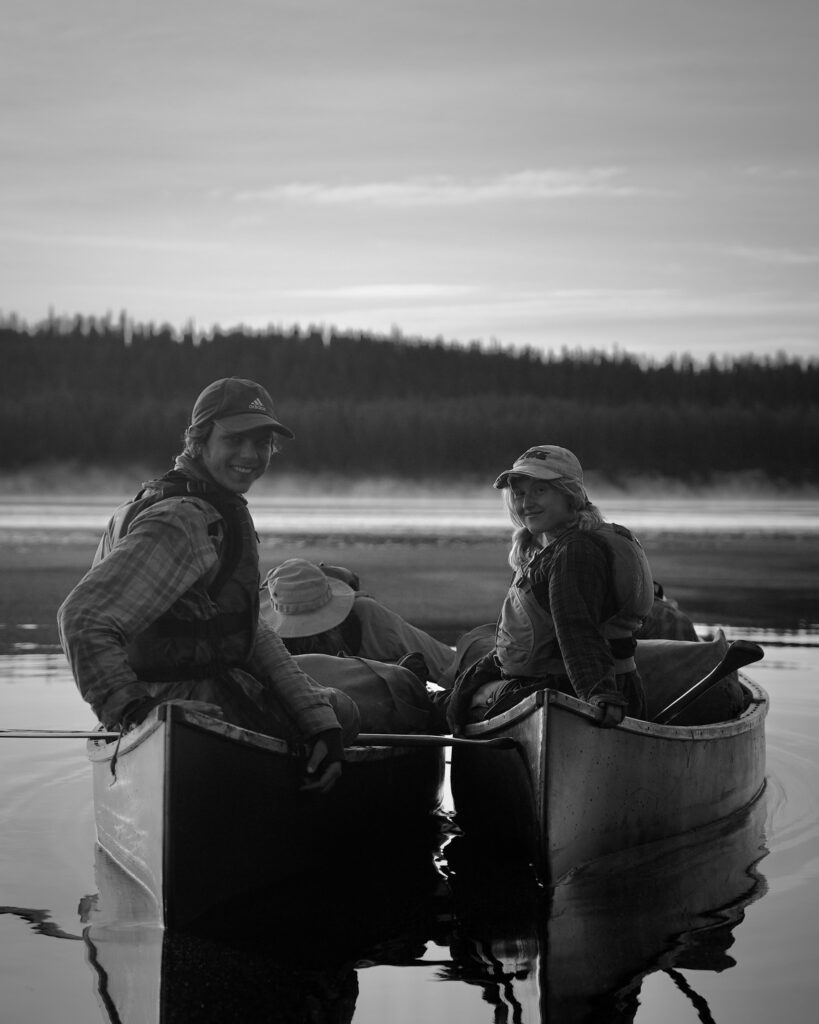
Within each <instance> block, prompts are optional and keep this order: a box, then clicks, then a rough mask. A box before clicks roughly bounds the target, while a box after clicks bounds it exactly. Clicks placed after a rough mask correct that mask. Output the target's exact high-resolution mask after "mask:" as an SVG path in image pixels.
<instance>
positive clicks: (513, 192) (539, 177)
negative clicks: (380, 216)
mask: <svg viewBox="0 0 819 1024" xmlns="http://www.w3.org/2000/svg"><path fill="white" fill-rule="evenodd" d="M624 175H625V171H624V170H623V168H619V167H593V168H588V169H585V170H583V169H581V170H558V169H549V170H539V171H533V170H529V171H520V172H518V173H515V174H502V175H499V176H496V177H494V178H471V179H457V178H454V177H452V176H450V175H434V176H430V177H417V178H407V179H404V180H401V181H374V182H363V183H361V184H357V185H330V184H327V183H324V182H291V183H290V184H286V185H276V186H274V187H273V188H269V189H254V190H246V191H242V192H238V193H236V194H235V195H234V199H235V200H236V201H237V202H299V203H313V204H317V205H346V204H353V203H355V204H364V205H370V206H471V205H475V204H478V203H499V202H521V201H523V202H537V201H541V200H553V199H566V198H572V197H578V196H605V197H620V196H629V195H634V194H635V193H636V192H637V189H636V188H635V187H634V186H633V185H628V184H626V183H625V182H624V181H623V178H624Z"/></svg>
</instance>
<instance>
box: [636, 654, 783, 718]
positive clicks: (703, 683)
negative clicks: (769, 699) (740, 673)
mask: <svg viewBox="0 0 819 1024" xmlns="http://www.w3.org/2000/svg"><path fill="white" fill-rule="evenodd" d="M764 657H765V652H764V651H763V650H762V648H761V647H760V646H759V644H755V643H753V642H752V641H750V640H734V641H733V642H732V643H731V644H730V645H729V647H728V650H727V651H726V652H725V656H724V657H723V659H722V661H721V662H720V663H719V664H718V665H715V666H714V668H712V669H711V671H710V672H709V673H708V675H707V676H703V678H702V679H700V681H699V682H698V683H694V685H693V686H692V687H690V688H689V689H688V690H686V691H685V693H683V694H681V695H680V696H679V697H677V698H676V699H675V700H672V701H671V703H670V704H667V705H666V706H665V707H664V708H663V709H662V711H660V712H659V713H658V714H656V715H655V716H654V719H653V721H654V722H656V723H657V725H671V724H672V722H673V721H674V720H675V719H676V718H678V717H679V716H680V715H681V714H682V712H683V711H685V709H686V708H688V707H690V706H691V705H692V704H693V703H694V701H695V700H698V699H699V698H700V697H701V696H702V695H703V694H704V693H706V692H707V691H708V690H710V689H711V687H712V686H713V685H714V684H715V683H718V682H719V681H720V680H721V679H724V678H725V677H726V676H729V675H730V674H731V673H732V672H736V671H737V669H740V668H742V667H743V665H750V664H751V663H752V662H754V661H759V660H760V658H764Z"/></svg>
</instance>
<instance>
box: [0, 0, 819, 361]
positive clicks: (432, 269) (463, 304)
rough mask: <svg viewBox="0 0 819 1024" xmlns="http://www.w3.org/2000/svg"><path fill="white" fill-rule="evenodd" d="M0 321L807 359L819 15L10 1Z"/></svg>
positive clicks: (601, 7)
mask: <svg viewBox="0 0 819 1024" xmlns="http://www.w3.org/2000/svg"><path fill="white" fill-rule="evenodd" d="M2 14H3V30H2V34H0V81H2V93H1V95H2V100H1V101H0V102H2V120H1V121H0V243H1V244H0V310H2V311H3V312H4V313H5V314H8V313H11V312H14V313H18V314H20V315H22V316H23V317H25V318H26V319H27V320H29V321H30V322H34V321H37V320H40V319H42V318H44V317H45V316H46V315H47V314H48V310H49V307H53V308H54V310H55V312H56V313H58V314H61V313H66V314H69V315H71V314H74V313H84V314H94V315H97V316H101V315H104V314H105V313H106V312H108V311H111V312H112V313H113V314H114V315H117V314H118V313H119V311H120V310H122V309H125V310H127V311H128V313H130V314H131V315H132V316H133V317H134V318H135V319H137V320H141V321H147V320H152V321H155V322H168V323H170V324H172V325H174V326H176V327H181V326H182V325H184V324H185V322H186V321H188V320H190V319H193V320H194V321H195V323H196V325H197V327H198V328H199V329H201V330H207V329H209V328H210V327H211V326H213V325H214V324H220V325H221V326H223V327H228V326H232V325H236V324H239V323H243V324H247V325H253V326H263V325H267V324H270V323H273V324H277V325H282V326H289V325H292V324H294V323H299V324H301V325H307V324H309V323H314V324H325V325H335V326H337V327H341V328H354V329H361V330H366V331H377V332H385V333H386V332H389V331H390V330H391V329H392V328H393V327H397V328H399V329H400V330H401V331H402V332H403V333H404V334H406V335H410V336H422V337H426V338H435V337H438V336H440V337H443V338H444V339H445V340H452V341H459V342H468V341H471V340H473V339H479V340H483V341H485V342H487V343H489V342H490V341H492V340H493V339H494V340H496V341H497V342H498V343H500V344H501V345H504V346H506V345H513V346H520V345H531V346H535V347H538V348H544V349H549V348H552V349H555V350H559V349H560V348H562V347H563V346H564V345H565V346H568V347H570V348H575V347H578V346H582V347H583V348H597V349H605V350H611V349H612V348H613V347H614V346H617V347H618V348H620V349H623V350H627V351H631V352H635V353H646V354H648V355H650V356H654V357H656V358H659V359H664V358H666V357H667V356H668V355H669V354H671V353H681V352H685V351H688V352H691V353H693V354H694V355H695V356H702V355H706V354H709V353H711V352H715V353H717V354H727V355H739V354H743V353H747V352H753V353H759V354H764V353H775V352H777V351H778V350H785V351H786V352H788V353H790V354H794V355H800V356H809V355H813V356H819V315H818V314H819V288H817V285H819V201H817V195H819V117H818V116H817V113H816V103H817V96H819V3H817V0H539V2H538V0H531V2H521V0H398V2H396V0H293V2H286V0H231V2H230V3H229V4H227V3H226V4H215V3H207V2H205V0H3V3H2Z"/></svg>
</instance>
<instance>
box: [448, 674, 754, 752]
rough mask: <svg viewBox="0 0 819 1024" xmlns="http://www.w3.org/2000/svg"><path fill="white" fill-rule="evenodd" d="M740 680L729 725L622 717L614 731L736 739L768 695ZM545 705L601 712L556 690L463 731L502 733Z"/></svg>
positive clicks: (596, 717)
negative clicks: (739, 708) (738, 708)
mask: <svg viewBox="0 0 819 1024" xmlns="http://www.w3.org/2000/svg"><path fill="white" fill-rule="evenodd" d="M739 678H740V681H741V683H742V685H743V687H744V688H745V690H746V692H747V693H748V696H749V701H748V706H747V707H746V708H745V710H744V711H743V712H742V713H741V714H740V715H739V716H738V717H737V718H735V719H732V720H731V721H728V722H714V723H711V724H709V725H658V724H656V723H655V722H644V721H642V720H641V719H638V718H628V717H627V718H624V719H623V721H622V722H621V724H620V725H618V726H617V729H618V730H620V731H622V732H629V733H635V734H638V735H643V736H651V737H657V738H662V739H668V740H675V739H676V740H685V741H690V740H692V739H695V740H716V739H724V738H725V737H728V736H737V735H740V734H742V733H744V732H748V731H749V730H750V729H753V728H755V727H756V726H757V725H758V723H759V720H760V718H764V717H765V716H766V715H767V713H768V695H767V693H766V692H765V691H764V690H763V689H762V687H761V686H759V685H758V684H757V683H754V682H753V681H752V680H750V679H748V678H747V676H744V675H743V674H742V673H740V674H739ZM544 704H551V705H555V706H557V707H559V708H563V709H565V710H566V711H568V712H569V713H570V714H573V715H578V716H579V717H581V718H585V719H587V720H588V721H589V722H594V723H596V722H599V721H600V719H601V718H602V712H601V711H600V709H599V708H596V707H594V706H593V705H591V704H588V703H586V701H583V700H579V699H578V698H577V697H570V696H568V695H567V694H565V693H559V692H558V691H556V690H538V691H537V692H535V693H532V694H530V695H529V696H528V697H524V699H523V700H522V701H521V702H520V704H516V705H515V706H514V707H512V708H510V709H509V710H508V711H504V712H503V713H502V714H500V715H496V716H495V717H494V718H488V719H486V720H485V721H483V722H474V723H472V724H471V725H467V726H466V727H465V729H464V736H466V737H469V738H474V739H486V738H488V737H490V736H493V735H495V734H496V733H502V732H505V731H506V730H507V729H508V728H509V727H510V726H512V725H514V724H515V723H516V722H519V721H520V720H522V719H524V718H527V717H529V716H530V715H532V714H534V713H535V712H536V711H537V710H538V709H539V708H541V707H542V706H543V705H544Z"/></svg>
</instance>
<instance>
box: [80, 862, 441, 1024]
mask: <svg viewBox="0 0 819 1024" xmlns="http://www.w3.org/2000/svg"><path fill="white" fill-rule="evenodd" d="M95 875H96V880H97V886H98V892H97V894H96V895H95V896H93V897H89V898H87V899H86V901H85V906H84V908H83V910H84V912H83V917H82V920H83V924H84V925H85V927H84V929H83V939H84V941H85V944H86V948H87V959H88V963H89V965H90V967H91V969H92V972H93V976H94V984H95V990H96V993H97V997H98V999H99V1002H100V1004H101V1006H102V1008H103V1011H104V1013H105V1019H106V1020H109V1021H110V1022H111V1024H175V1022H185V1024H187V1022H189V1021H195V1022H198V1024H203V1022H208V1021H214V1022H215V1021H219V1022H220V1024H221V1022H224V1021H261V1020H265V1021H266V1020H276V1021H293V1022H296V1021H299V1022H301V1021H319V1020H321V1021H333V1022H335V1024H347V1022H349V1021H351V1020H352V1019H353V1014H354V1011H355V1006H356V999H357V995H358V975H359V972H360V971H361V970H362V969H365V968H369V967H373V966H382V965H407V966H415V965H417V964H418V963H419V962H420V961H421V958H422V957H424V955H425V953H426V944H427V941H428V940H429V939H430V938H433V937H434V938H436V939H437V940H438V943H439V944H440V945H443V946H445V945H446V942H447V941H448V920H449V919H448V917H447V914H446V910H447V908H448V906H449V905H450V898H449V895H448V891H447V889H446V885H445V883H444V881H443V879H442V877H441V875H440V872H439V871H438V869H437V867H436V866H435V862H434V857H433V855H432V853H430V851H429V850H427V851H424V850H422V849H417V848H416V849H410V850H404V851H397V852H396V854H395V857H394V859H393V858H391V859H390V860H389V862H388V863H380V862H378V861H374V860H373V859H372V858H367V859H363V860H361V861H359V862H358V864H357V865H349V868H348V870H345V871H344V872H343V873H342V872H340V871H339V872H336V873H334V874H332V875H330V874H328V875H319V876H316V875H311V876H310V877H309V878H308V879H303V880H302V881H301V882H300V883H299V882H296V883H293V884H291V886H290V887H288V889H286V890H282V889H275V890H273V891H271V892H269V893H263V892H260V893H258V894H254V899H253V902H252V908H251V909H250V910H249V911H248V910H246V911H245V913H244V914H242V915H238V914H237V915H232V914H231V912H230V910H231V908H227V913H226V914H225V915H224V916H223V917H221V916H220V918H219V920H218V922H217V921H210V922H209V924H208V927H207V928H205V929H201V930H200V929H191V930H190V931H187V930H185V931H175V930H173V929H166V928H162V927H161V926H160V925H159V924H158V923H157V914H156V910H155V907H154V905H153V904H152V901H151V900H150V897H149V895H148V893H147V890H145V888H144V887H143V886H141V885H138V884H137V883H136V881H135V880H134V879H133V877H132V876H130V875H129V874H127V873H126V872H124V871H123V870H122V869H121V868H120V867H119V865H117V864H116V863H114V862H113V861H112V860H111V859H110V858H109V857H108V856H107V854H105V852H104V851H103V850H101V849H100V848H97V854H96V861H95ZM274 907H275V910H274V909H273V908H274ZM442 911H443V912H442Z"/></svg>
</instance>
